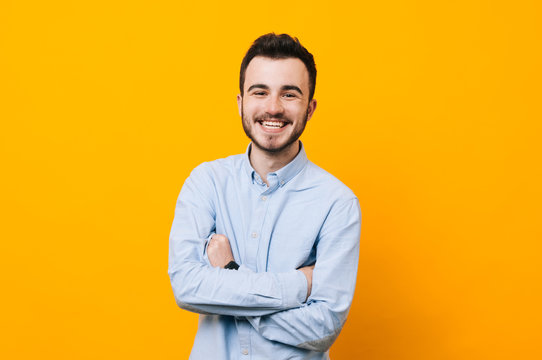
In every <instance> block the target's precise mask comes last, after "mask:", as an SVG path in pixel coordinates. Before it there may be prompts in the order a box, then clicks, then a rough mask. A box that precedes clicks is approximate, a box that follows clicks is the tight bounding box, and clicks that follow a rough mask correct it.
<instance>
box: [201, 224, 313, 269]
mask: <svg viewBox="0 0 542 360" xmlns="http://www.w3.org/2000/svg"><path fill="white" fill-rule="evenodd" d="M207 257H208V258H209V262H210V263H211V265H212V266H214V267H221V268H223V267H224V266H226V265H227V264H228V263H229V262H230V261H234V258H233V254H232V252H231V246H230V241H229V240H228V238H227V237H226V236H225V235H222V234H215V235H213V236H212V237H211V240H209V244H208V245H207ZM311 274H312V271H311ZM311 277H312V276H311Z"/></svg>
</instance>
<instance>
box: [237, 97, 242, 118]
mask: <svg viewBox="0 0 542 360" xmlns="http://www.w3.org/2000/svg"><path fill="white" fill-rule="evenodd" d="M237 108H238V109H239V116H243V115H242V114H243V97H242V96H241V94H237Z"/></svg>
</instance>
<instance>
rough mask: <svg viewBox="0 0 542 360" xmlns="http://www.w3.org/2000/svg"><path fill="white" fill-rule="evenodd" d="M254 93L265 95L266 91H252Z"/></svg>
mask: <svg viewBox="0 0 542 360" xmlns="http://www.w3.org/2000/svg"><path fill="white" fill-rule="evenodd" d="M252 95H256V96H265V95H266V92H265V91H255V92H253V93H252Z"/></svg>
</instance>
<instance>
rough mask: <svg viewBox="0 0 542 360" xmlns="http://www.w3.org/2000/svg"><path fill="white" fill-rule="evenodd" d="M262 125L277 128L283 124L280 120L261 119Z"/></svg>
mask: <svg viewBox="0 0 542 360" xmlns="http://www.w3.org/2000/svg"><path fill="white" fill-rule="evenodd" d="M262 125H263V126H265V127H268V128H273V129H279V128H281V127H283V126H284V125H285V123H283V122H282V121H262Z"/></svg>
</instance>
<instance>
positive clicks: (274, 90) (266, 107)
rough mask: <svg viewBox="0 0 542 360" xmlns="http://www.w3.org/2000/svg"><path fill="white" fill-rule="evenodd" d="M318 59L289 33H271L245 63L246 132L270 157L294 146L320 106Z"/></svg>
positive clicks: (242, 111) (256, 44) (242, 107)
mask: <svg viewBox="0 0 542 360" xmlns="http://www.w3.org/2000/svg"><path fill="white" fill-rule="evenodd" d="M315 84H316V67H315V65H314V59H313V56H312V55H311V54H310V53H309V52H308V51H307V50H306V49H305V48H304V47H303V46H302V45H301V44H300V43H299V41H298V40H297V39H294V38H292V37H290V36H289V35H286V34H282V35H275V34H267V35H263V36H261V37H260V38H258V39H257V40H256V41H255V42H254V44H253V45H252V46H251V47H250V49H249V50H248V52H247V54H246V55H245V57H244V59H243V62H242V64H241V74H240V79H239V86H240V90H241V94H240V95H238V97H237V102H238V105H239V113H240V115H241V117H242V118H243V128H244V130H245V133H246V134H247V136H248V137H249V138H250V139H251V140H252V142H253V143H254V145H255V146H256V147H258V148H259V149H260V150H263V151H265V152H267V153H282V152H284V151H289V150H292V149H294V148H295V145H297V139H298V138H299V136H301V134H302V133H303V130H304V129H305V125H306V122H307V121H308V120H309V119H310V118H311V116H312V114H313V112H314V109H315V108H316V100H314V99H313V95H314V86H315Z"/></svg>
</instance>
